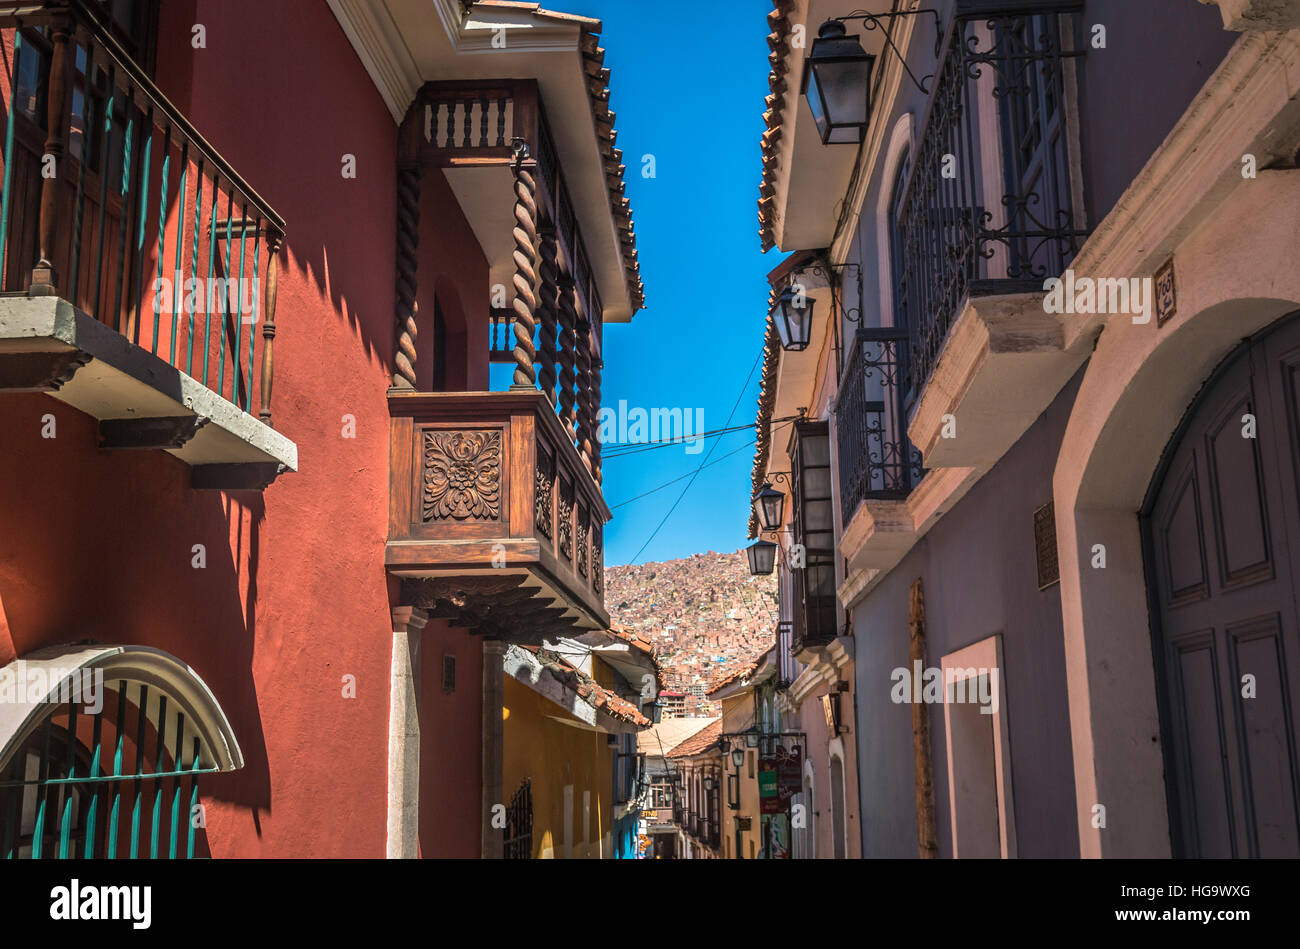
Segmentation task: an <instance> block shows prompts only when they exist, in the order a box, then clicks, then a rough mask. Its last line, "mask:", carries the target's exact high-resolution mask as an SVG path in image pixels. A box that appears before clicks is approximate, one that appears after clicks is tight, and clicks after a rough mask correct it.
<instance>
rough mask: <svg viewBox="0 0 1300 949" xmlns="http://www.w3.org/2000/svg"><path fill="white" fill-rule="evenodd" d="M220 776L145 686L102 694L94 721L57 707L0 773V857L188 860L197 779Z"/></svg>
mask: <svg viewBox="0 0 1300 949" xmlns="http://www.w3.org/2000/svg"><path fill="white" fill-rule="evenodd" d="M128 685H129V688H128ZM217 770H218V769H217V768H216V767H213V766H211V765H210V763H205V756H204V754H203V752H202V748H201V744H200V739H199V736H198V733H197V732H196V730H195V728H194V725H193V723H192V722H187V721H186V718H185V714H184V713H183V712H182V711H180V710H179V709H177V708H174V707H173V708H172V709H170V710H169V709H168V703H167V696H166V695H164V694H160V693H158V692H157V690H154V691H153V693H152V694H151V693H150V689H149V687H148V686H144V685H140V684H137V683H130V684H128V682H126V681H121V682H119V683H117V688H116V689H113V688H111V687H106V688H105V689H104V690H103V706H102V708H101V709H100V710H99V711H98V712H96V713H93V714H92V713H89V712H88V711H86V710H84V709H83V708H82V706H80V705H79V704H78V703H76V702H67V703H64V704H62V705H57V706H54V707H53V708H52V709H51V713H50V714H49V715H48V716H46V718H45V719H44V721H43V722H41V724H40V725H38V726H37V728H36V729H35V730H34V731H33V732H32V733H31V735H30V736H28V738H27V739H26V740H25V741H24V742H23V744H22V745H21V746H20V747H19V748H18V749H17V751H16V752H15V753H14V755H13V756H12V757H11V758H10V760H9V761H8V762H7V763H5V764H4V766H3V767H0V856H2V857H4V858H7V859H15V858H26V857H30V858H33V859H39V858H42V857H45V858H49V857H57V858H85V859H92V858H104V857H107V858H114V857H116V858H124V857H130V858H132V859H134V858H137V857H150V858H154V859H157V858H172V859H176V858H180V857H184V858H191V857H193V856H194V852H195V845H196V835H197V833H198V826H199V824H200V823H201V822H196V820H195V808H196V807H197V805H198V803H199V790H198V778H199V775H201V774H211V773H212V772H214V771H217Z"/></svg>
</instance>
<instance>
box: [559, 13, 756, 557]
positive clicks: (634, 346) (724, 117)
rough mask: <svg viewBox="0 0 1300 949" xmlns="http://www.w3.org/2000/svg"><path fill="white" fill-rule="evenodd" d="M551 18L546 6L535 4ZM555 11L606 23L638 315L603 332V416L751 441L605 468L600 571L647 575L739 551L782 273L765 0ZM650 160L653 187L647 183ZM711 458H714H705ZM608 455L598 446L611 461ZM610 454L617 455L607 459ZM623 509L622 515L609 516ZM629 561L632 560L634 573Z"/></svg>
mask: <svg viewBox="0 0 1300 949" xmlns="http://www.w3.org/2000/svg"><path fill="white" fill-rule="evenodd" d="M543 5H544V6H545V5H546V4H543ZM554 8H555V9H562V10H564V11H565V12H568V13H578V14H582V15H585V16H592V17H597V18H599V19H601V20H602V21H604V32H603V34H602V37H601V45H602V46H604V47H605V50H606V54H605V65H606V66H608V67H609V68H610V69H611V70H612V71H613V75H612V77H611V79H610V88H611V100H610V106H611V108H612V109H613V110H614V111H615V112H616V113H617V123H616V127H617V129H618V145H619V147H620V148H622V149H623V160H624V162H625V163H626V165H627V169H628V171H627V184H628V196H629V197H630V198H631V201H632V213H633V218H634V220H635V222H636V233H637V246H638V248H639V249H640V259H641V274H642V279H643V280H644V282H645V287H646V302H647V309H645V310H643V311H641V312H640V313H638V314H637V316H636V317H635V318H634V319H633V321H632V323H631V324H630V325H622V324H612V325H608V326H606V327H605V374H604V380H603V381H604V385H603V391H602V397H603V401H604V404H605V405H606V406H610V407H612V408H614V409H617V407H618V403H619V400H621V399H625V400H627V403H628V406H629V409H631V408H633V407H637V406H640V407H644V408H646V409H651V408H682V409H690V410H691V413H692V415H694V413H695V411H696V410H697V409H703V410H704V429H705V430H706V431H712V430H715V429H719V428H723V427H730V426H727V424H726V422H727V416H728V413H730V412H731V410H732V408H733V406H736V405H737V399H738V398H739V405H738V407H737V408H736V410H735V415H734V416H733V418H732V422H731V425H749V426H751V427H750V428H748V429H746V430H744V431H740V432H736V433H733V434H730V435H726V436H722V437H720V438H716V439H708V440H706V442H705V445H704V448H703V450H702V451H700V452H699V453H698V454H687V453H686V450H685V449H684V448H682V447H680V446H672V447H667V448H657V449H654V450H651V451H643V452H640V453H637V454H631V455H628V456H627V457H624V458H609V459H608V460H606V461H605V463H604V475H605V478H604V488H605V499H606V502H607V503H608V504H609V505H610V507H611V508H613V509H614V520H613V521H611V522H610V524H609V526H608V528H607V529H606V532H605V538H606V552H605V560H606V562H607V563H609V564H611V565H613V564H624V563H631V562H636V563H642V562H645V561H648V560H665V559H670V558H675V557H685V556H688V555H690V554H692V553H695V552H697V551H705V550H719V551H729V550H736V549H737V548H739V547H741V546H743V545H744V544H746V543H748V541H747V540H746V537H745V533H746V526H747V520H748V510H749V489H750V467H751V464H752V462H753V449H752V447H744V446H749V445H752V443H753V440H754V431H753V428H752V424H753V421H754V413H755V403H756V400H757V398H758V376H759V372H760V371H761V366H760V367H759V368H758V369H755V370H754V372H753V376H752V377H751V378H749V382H748V384H746V377H747V376H749V374H750V370H751V369H752V368H753V367H754V363H755V360H756V359H757V357H758V355H759V351H760V349H761V347H762V341H763V321H764V319H765V317H766V312H767V283H766V279H765V278H766V275H767V272H768V271H769V270H771V269H772V268H773V267H775V266H776V265H777V263H778V262H779V261H780V259H781V255H780V254H779V252H778V251H772V252H771V253H769V254H767V255H766V256H765V255H763V254H762V253H761V251H760V249H759V242H758V217H757V205H756V203H757V200H758V183H759V178H760V175H761V171H762V169H761V165H760V156H759V150H758V146H759V138H760V136H761V135H762V134H763V130H764V126H763V119H762V112H763V98H764V96H766V95H767V92H768V89H767V73H768V68H769V67H768V61H767V56H768V52H769V50H768V47H767V40H766V37H767V22H766V19H765V17H766V16H767V14H768V12H770V11H771V9H772V5H771V2H770V0H711V2H710V3H709V4H708V5H707V13H705V10H704V5H701V6H700V7H697V8H696V10H697V12H698V14H699V15H694V16H665V15H664V11H666V10H668V9H679V8H668V7H664V6H663V5H660V4H655V3H650V2H643V0H636V2H629V0H555V3H554ZM646 155H653V156H654V160H655V172H656V176H655V177H654V178H645V177H643V176H642V168H643V157H644V156H646ZM714 443H716V447H714ZM612 448H613V446H610V445H606V449H605V450H606V452H609V451H610V450H611V449H612ZM711 448H712V450H713V456H712V458H711V459H710V461H716V460H718V459H719V458H723V456H727V455H728V453H731V454H730V455H729V456H728V457H725V458H723V460H722V461H720V462H719V463H718V464H712V465H710V466H709V467H708V468H706V469H705V470H703V471H702V472H700V474H699V477H698V478H697V479H696V480H695V482H694V484H693V485H692V486H691V488H690V490H689V491H688V492H687V493H686V495H685V496H684V497H683V498H682V500H681V503H680V504H678V505H677V507H676V509H675V510H674V511H673V513H672V516H671V517H669V519H668V521H667V523H665V524H664V525H663V527H662V529H660V530H659V532H658V534H657V535H656V536H655V538H654V540H653V541H651V542H650V543H649V545H648V546H646V547H645V549H644V551H643V552H641V554H640V556H637V552H638V550H640V549H641V547H642V545H643V544H645V542H646V540H647V539H648V538H649V537H650V536H651V534H653V533H654V531H655V528H656V527H657V526H658V525H659V523H660V521H661V520H663V518H664V515H665V514H667V513H668V511H669V508H671V507H672V505H673V503H674V502H675V501H676V500H677V498H678V495H679V494H681V492H682V489H683V488H685V487H686V485H687V484H688V483H689V478H687V479H684V480H681V481H678V482H677V483H676V484H673V485H671V486H669V487H667V488H665V489H664V490H662V491H659V492H657V493H655V494H651V495H650V496H649V497H645V498H642V499H640V500H637V501H634V502H632V503H628V504H621V502H625V501H627V500H628V499H630V498H633V497H636V496H637V495H641V494H644V493H645V492H647V491H650V490H651V489H652V488H656V487H658V486H660V485H662V484H664V483H665V482H667V481H670V480H672V479H674V478H678V477H680V476H682V475H688V474H689V473H690V472H692V471H693V470H694V469H695V468H697V467H698V466H699V465H700V463H701V462H702V461H703V460H704V458H705V456H706V455H707V454H708V452H709V450H710V449H711ZM614 450H618V449H614ZM616 505H620V506H616ZM634 558H635V559H634Z"/></svg>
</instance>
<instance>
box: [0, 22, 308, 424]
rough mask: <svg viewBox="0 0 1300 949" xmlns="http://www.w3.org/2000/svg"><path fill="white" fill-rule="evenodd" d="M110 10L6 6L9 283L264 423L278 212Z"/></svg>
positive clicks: (1, 281) (1, 261) (3, 243)
mask: <svg viewBox="0 0 1300 949" xmlns="http://www.w3.org/2000/svg"><path fill="white" fill-rule="evenodd" d="M102 17H103V14H102V12H100V10H98V9H97V7H96V5H95V4H92V3H87V2H85V0H60V2H53V0H50V2H46V3H39V2H32V0H25V2H12V0H0V27H4V28H6V29H13V31H14V32H13V37H14V39H13V54H14V55H13V58H12V62H11V66H12V73H11V75H10V77H9V78H10V90H11V92H10V97H9V101H8V102H7V103H5V105H6V109H7V120H6V122H5V132H4V135H5V139H4V178H3V188H4V192H3V199H2V201H0V290H3V292H5V293H8V294H30V295H33V296H35V295H55V296H59V297H62V298H64V299H66V300H68V301H69V302H71V303H72V304H73V305H75V306H76V307H78V308H79V309H81V310H83V311H84V312H86V313H88V314H90V315H91V316H93V317H94V318H95V319H97V320H99V321H100V322H102V323H105V324H107V325H108V326H111V327H113V328H114V329H116V330H117V331H118V332H119V333H121V334H122V335H124V336H126V337H127V338H128V339H130V340H131V341H132V342H133V343H135V344H137V345H139V346H141V347H144V348H147V349H149V351H150V352H152V353H153V354H154V355H156V356H159V357H161V358H163V359H165V360H167V361H168V362H169V363H170V364H171V365H172V366H174V367H175V368H177V369H179V370H182V371H184V372H185V373H186V374H188V375H190V376H192V377H193V378H195V379H197V380H199V381H200V382H202V383H203V384H204V385H205V386H207V387H208V388H209V389H211V390H212V391H214V392H216V393H218V394H219V395H221V396H223V397H224V398H226V399H228V400H230V401H231V402H233V403H234V404H236V405H238V406H239V407H240V408H241V409H243V410H244V411H245V412H248V413H250V414H251V413H256V414H258V415H259V416H260V417H261V419H262V420H263V421H265V422H268V423H269V422H270V418H271V385H272V369H273V359H272V346H273V342H272V341H273V339H274V337H275V292H276V291H275V287H276V256H277V253H278V250H279V247H280V244H281V241H282V240H283V237H284V221H283V220H282V219H281V217H280V216H279V215H278V214H277V213H276V212H275V211H274V210H273V209H272V208H271V206H270V205H269V204H267V202H266V201H264V200H263V199H262V198H261V197H260V196H259V195H258V194H257V192H256V191H254V190H253V189H252V188H251V187H250V186H249V185H248V183H247V182H245V181H244V179H243V178H242V177H241V176H240V175H239V173H238V172H237V171H235V169H234V168H233V167H232V166H231V165H230V164H229V163H228V162H227V161H226V160H225V159H224V158H222V157H221V155H220V154H219V153H218V152H217V150H216V149H215V148H214V147H213V146H212V145H211V144H210V143H209V142H208V141H207V140H206V139H205V138H204V137H203V136H202V135H200V134H199V132H198V131H197V130H196V129H195V128H194V126H193V125H191V124H190V122H189V120H188V119H187V118H186V117H185V116H184V115H182V114H181V112H180V110H178V109H177V108H176V107H175V106H174V105H172V104H171V102H169V101H168V100H167V98H166V97H165V96H164V95H163V94H162V92H160V91H159V89H158V88H157V87H156V86H155V85H154V84H153V82H152V81H151V80H150V79H149V77H148V75H147V74H146V73H145V72H144V70H143V69H141V67H140V66H139V65H138V64H137V63H136V62H135V60H134V59H132V58H131V56H130V54H128V53H127V52H126V50H125V49H124V48H123V47H122V45H121V44H120V43H119V42H118V40H117V38H116V37H115V36H114V35H113V33H112V32H111V27H109V26H108V25H107V24H106V22H105V21H104V20H103V18H102Z"/></svg>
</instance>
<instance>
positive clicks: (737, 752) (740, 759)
mask: <svg viewBox="0 0 1300 949" xmlns="http://www.w3.org/2000/svg"><path fill="white" fill-rule="evenodd" d="M731 763H732V764H734V765H735V766H736V770H737V771H739V770H740V769H741V767H742V766H743V765H744V764H745V749H744V748H733V749H732V750H731Z"/></svg>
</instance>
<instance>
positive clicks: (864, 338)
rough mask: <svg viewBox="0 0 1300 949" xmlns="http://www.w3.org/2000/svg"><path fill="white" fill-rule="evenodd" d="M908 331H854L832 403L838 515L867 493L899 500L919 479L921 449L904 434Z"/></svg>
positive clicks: (846, 517) (849, 512)
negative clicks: (854, 335) (837, 472)
mask: <svg viewBox="0 0 1300 949" xmlns="http://www.w3.org/2000/svg"><path fill="white" fill-rule="evenodd" d="M907 337H908V333H907V330H904V329H862V330H858V333H857V336H856V338H855V340H854V344H853V349H852V351H851V352H850V354H849V364H848V366H847V367H845V370H844V378H843V381H842V382H841V384H840V394H839V402H838V404H837V405H836V423H835V431H836V443H837V447H838V454H839V467H840V516H841V519H842V520H843V522H844V523H845V524H847V523H848V522H849V521H850V520H852V518H853V514H854V512H856V511H857V509H858V505H859V504H861V503H862V502H863V501H864V500H866V499H867V498H873V499H890V500H901V499H903V498H906V497H907V496H908V494H910V493H911V491H912V489H913V488H914V487H916V485H917V484H918V483H919V482H920V480H921V474H922V470H921V453H920V452H919V451H917V450H916V449H915V448H914V447H913V446H912V443H911V441H909V440H908V437H907V413H906V411H905V407H904V401H903V400H904V391H903V390H904V382H905V380H906V377H907V354H908V340H907Z"/></svg>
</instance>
